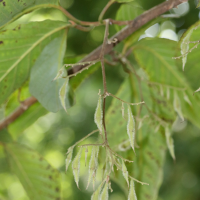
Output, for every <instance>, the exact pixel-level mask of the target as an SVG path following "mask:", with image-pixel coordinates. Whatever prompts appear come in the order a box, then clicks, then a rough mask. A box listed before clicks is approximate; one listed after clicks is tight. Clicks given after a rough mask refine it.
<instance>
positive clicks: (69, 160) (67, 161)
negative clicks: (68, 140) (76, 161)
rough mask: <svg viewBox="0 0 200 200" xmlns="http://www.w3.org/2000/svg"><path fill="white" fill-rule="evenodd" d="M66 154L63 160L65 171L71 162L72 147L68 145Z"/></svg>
mask: <svg viewBox="0 0 200 200" xmlns="http://www.w3.org/2000/svg"><path fill="white" fill-rule="evenodd" d="M67 153H68V155H67V158H66V160H65V166H66V171H67V169H68V167H69V164H70V163H71V161H72V154H73V148H72V147H70V148H69V149H68V152H67Z"/></svg>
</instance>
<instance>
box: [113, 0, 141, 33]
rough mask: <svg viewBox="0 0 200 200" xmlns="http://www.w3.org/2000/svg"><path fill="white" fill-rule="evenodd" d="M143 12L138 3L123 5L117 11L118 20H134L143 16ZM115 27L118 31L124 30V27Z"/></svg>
mask: <svg viewBox="0 0 200 200" xmlns="http://www.w3.org/2000/svg"><path fill="white" fill-rule="evenodd" d="M123 2H124V1H123ZM129 2H130V1H129ZM121 3H122V2H121ZM143 12H144V10H143V8H142V7H141V5H140V4H139V3H138V2H136V1H133V2H130V3H127V4H123V5H121V6H120V8H119V9H118V11H117V15H116V20H119V21H129V20H134V19H135V18H136V17H137V16H139V15H141V14H142V13H143ZM115 27H116V29H117V31H119V30H121V29H122V27H119V26H115Z"/></svg>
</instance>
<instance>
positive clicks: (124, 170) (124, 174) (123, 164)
mask: <svg viewBox="0 0 200 200" xmlns="http://www.w3.org/2000/svg"><path fill="white" fill-rule="evenodd" d="M122 174H123V176H124V178H125V180H126V182H127V184H128V187H129V180H128V171H127V168H126V165H125V163H124V161H123V160H122Z"/></svg>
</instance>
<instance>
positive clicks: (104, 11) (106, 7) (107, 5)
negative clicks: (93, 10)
mask: <svg viewBox="0 0 200 200" xmlns="http://www.w3.org/2000/svg"><path fill="white" fill-rule="evenodd" d="M113 3H115V0H110V1H108V3H107V4H106V6H105V7H104V8H103V10H102V11H101V13H100V15H99V21H100V22H101V21H102V20H103V16H104V15H105V13H106V11H107V10H108V8H109V7H110V6H111V5H112V4H113Z"/></svg>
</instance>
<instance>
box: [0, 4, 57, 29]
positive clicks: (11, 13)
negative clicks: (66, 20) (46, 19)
mask: <svg viewBox="0 0 200 200" xmlns="http://www.w3.org/2000/svg"><path fill="white" fill-rule="evenodd" d="M55 5H58V0H23V1H20V0H19V1H13V0H4V1H1V3H0V10H1V12H0V27H1V26H3V25H4V24H6V23H8V22H10V21H13V20H15V19H17V18H18V17H19V16H21V15H22V14H25V13H28V12H30V11H32V10H35V9H38V8H45V7H53V6H55Z"/></svg>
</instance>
